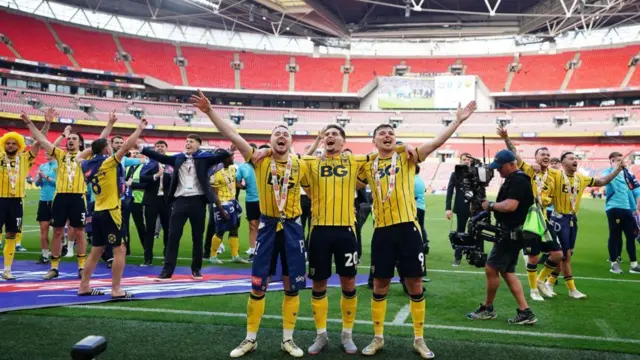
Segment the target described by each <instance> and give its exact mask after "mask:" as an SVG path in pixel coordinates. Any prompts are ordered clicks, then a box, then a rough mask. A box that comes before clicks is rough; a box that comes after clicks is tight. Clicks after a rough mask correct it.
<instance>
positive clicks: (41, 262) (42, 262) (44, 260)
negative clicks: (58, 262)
mask: <svg viewBox="0 0 640 360" xmlns="http://www.w3.org/2000/svg"><path fill="white" fill-rule="evenodd" d="M49 262H50V260H49V258H48V257H44V256H42V255H40V259H39V260H38V262H37V263H36V264H38V265H46V264H48V263H49Z"/></svg>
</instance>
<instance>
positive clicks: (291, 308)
mask: <svg viewBox="0 0 640 360" xmlns="http://www.w3.org/2000/svg"><path fill="white" fill-rule="evenodd" d="M299 311H300V296H298V292H297V291H285V292H284V299H282V340H283V341H287V340H291V339H293V329H294V328H295V327H296V320H298V312H299Z"/></svg>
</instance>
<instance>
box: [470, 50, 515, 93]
mask: <svg viewBox="0 0 640 360" xmlns="http://www.w3.org/2000/svg"><path fill="white" fill-rule="evenodd" d="M512 61H513V58H512V57H506V56H501V57H482V58H478V57H475V58H464V59H462V64H463V65H465V66H466V70H465V74H473V75H478V76H479V77H480V79H482V82H483V83H484V84H485V85H486V86H487V88H489V90H490V91H497V92H500V91H505V89H504V85H505V82H506V81H507V76H508V75H509V71H508V65H509V64H510V63H511V62H512Z"/></svg>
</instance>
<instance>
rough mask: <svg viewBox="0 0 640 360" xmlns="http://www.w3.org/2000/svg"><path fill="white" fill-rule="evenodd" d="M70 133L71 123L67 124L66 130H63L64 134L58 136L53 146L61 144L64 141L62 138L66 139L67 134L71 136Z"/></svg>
mask: <svg viewBox="0 0 640 360" xmlns="http://www.w3.org/2000/svg"><path fill="white" fill-rule="evenodd" d="M69 134H71V125H67V126H66V127H65V128H64V131H63V132H62V134H60V136H58V137H57V138H56V141H54V142H53V147H58V146H60V143H61V142H62V139H66V138H67V136H69Z"/></svg>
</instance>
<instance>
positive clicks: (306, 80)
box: [295, 56, 345, 92]
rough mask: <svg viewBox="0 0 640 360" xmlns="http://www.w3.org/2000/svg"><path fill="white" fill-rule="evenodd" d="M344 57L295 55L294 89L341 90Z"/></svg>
mask: <svg viewBox="0 0 640 360" xmlns="http://www.w3.org/2000/svg"><path fill="white" fill-rule="evenodd" d="M344 63H345V60H344V59H336V58H324V59H323V58H320V59H314V58H312V57H306V56H296V64H298V72H297V73H296V87H295V89H296V91H317V92H342V79H343V76H344V75H343V74H342V72H340V67H341V66H342V65H344Z"/></svg>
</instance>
